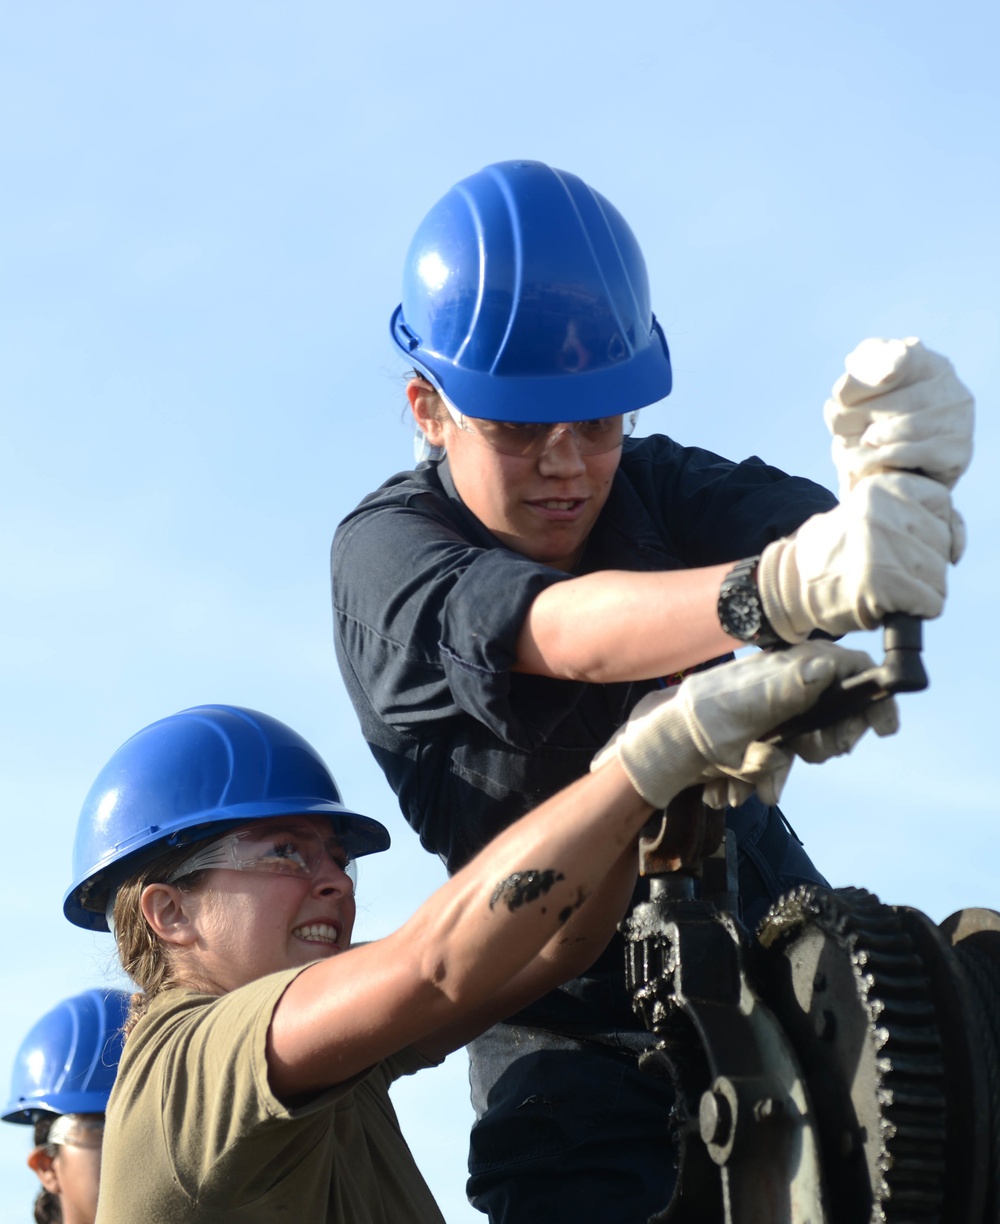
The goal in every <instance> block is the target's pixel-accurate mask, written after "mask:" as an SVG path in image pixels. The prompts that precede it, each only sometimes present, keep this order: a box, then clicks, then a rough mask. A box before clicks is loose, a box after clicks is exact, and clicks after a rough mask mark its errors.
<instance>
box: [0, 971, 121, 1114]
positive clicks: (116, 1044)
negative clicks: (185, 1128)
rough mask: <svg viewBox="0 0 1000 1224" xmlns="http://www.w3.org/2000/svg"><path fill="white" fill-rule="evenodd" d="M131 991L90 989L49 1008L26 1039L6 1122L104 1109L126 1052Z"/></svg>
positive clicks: (19, 1054) (12, 1084) (17, 1060)
mask: <svg viewBox="0 0 1000 1224" xmlns="http://www.w3.org/2000/svg"><path fill="white" fill-rule="evenodd" d="M128 1006H129V996H128V995H127V994H126V993H125V991H124V990H87V991H84V993H83V994H79V995H74V996H73V998H71V999H64V1000H63V1002H62V1003H60V1004H59V1006H58V1007H54V1008H53V1009H52V1010H51V1011H50V1012H46V1013H45V1015H44V1016H42V1018H41V1020H39V1021H38V1023H37V1024H36V1025H35V1026H34V1028H32V1030H31V1032H30V1033H29V1034H28V1035H27V1037H25V1039H24V1041H22V1042H21V1048H20V1049H19V1050H18V1052H17V1057H16V1058H15V1060H14V1071H13V1074H12V1075H11V1079H10V1098H9V1100H8V1102H7V1107H6V1108H5V1109H4V1111H3V1115H2V1117H3V1120H4V1121H5V1122H24V1123H27V1124H33V1123H34V1122H37V1121H38V1119H39V1117H40V1116H41V1115H42V1114H68V1113H104V1111H105V1109H106V1108H107V1105H108V1097H109V1095H110V1094H111V1087H112V1085H113V1084H114V1082H115V1075H116V1074H117V1071H118V1061H119V1059H120V1058H121V1054H122V1041H123V1040H124V1038H123V1035H122V1030H123V1027H124V1024H125V1017H126V1016H127V1015H128Z"/></svg>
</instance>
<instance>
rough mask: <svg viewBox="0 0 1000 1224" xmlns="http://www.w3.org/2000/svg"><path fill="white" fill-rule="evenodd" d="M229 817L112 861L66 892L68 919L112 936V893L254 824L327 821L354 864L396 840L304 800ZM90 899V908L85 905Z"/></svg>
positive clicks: (254, 806)
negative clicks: (165, 859) (152, 867)
mask: <svg viewBox="0 0 1000 1224" xmlns="http://www.w3.org/2000/svg"><path fill="white" fill-rule="evenodd" d="M226 811H227V815H226V817H225V818H220V819H219V820H212V819H211V813H205V816H206V819H205V820H204V821H203V822H199V823H198V824H197V825H193V826H181V827H179V828H177V829H176V830H174V831H170V830H164V832H163V836H161V837H158V838H157V839H156V840H155V841H153V842H147V843H146V844H144V845H141V846H139V847H137V849H136V851H135V853H134V854H128V855H126V856H124V857H122V858H115V857H109V861H108V863H107V866H106V867H105V868H103V869H102V868H101V867H100V866H98V867H97V868H96V869H95V870H94V871H93V872H91V873H90V875H89V876H88V877H87V879H86V880H85V881H84V882H83V883H82V884H78V885H74V886H73V887H71V888H70V889H69V890H68V891H67V893H66V896H65V898H64V899H63V914H64V915H65V917H66V918H67V919H68V920H69V921H70V922H72V923H73V925H74V926H78V927H83V928H84V929H85V930H88V931H110V929H111V928H110V927H109V926H108V921H107V918H106V916H105V912H104V911H105V908H106V902H105V901H102V900H101V898H102V897H103V898H107V896H108V894H109V893H110V891H111V890H112V889H116V888H118V887H120V886H121V885H122V884H123V883H124V882H125V881H126V880H128V879H130V878H131V877H132V876H134V875H136V874H137V873H138V872H139V871H140V870H141V869H142V868H144V867H145V866H146V865H147V864H148V863H151V862H154V861H155V860H156V859H158V858H159V857H160V856H161V855H162V854H164V853H166V852H167V851H168V850H173V849H176V848H177V847H178V846H186V845H193V844H195V843H196V842H200V841H206V840H208V839H209V838H211V837H215V836H216V835H218V834H220V833H224V832H225V831H226V830H227V829H236V828H239V827H240V826H241V825H245V824H251V823H252V822H253V821H255V820H267V819H270V818H272V817H275V816H292V815H296V816H298V815H301V816H327V817H329V819H330V821H331V823H332V825H333V827H334V832H335V834H336V836H337V837H338V839H339V840H340V843H341V845H342V846H343V847H344V849H345V850H346V851H347V853H348V854H349V855H350V856H351V857H352V858H362V857H363V856H364V855H366V854H378V853H380V852H381V851H383V850H388V849H389V846H390V844H391V840H392V839H391V838H390V836H389V830H388V829H387V828H386V827H385V825H383V824H382V823H381V822H380V821H378V820H374V819H373V818H372V817H371V816H362V815H361V813H360V812H352V811H350V810H349V809H347V808H345V807H344V806H343V805H342V804H338V803H333V802H331V801H329V800H313V801H310V800H308V799H304V800H303V802H302V803H301V804H296V803H295V802H294V800H293V799H282V800H275V801H268V800H258V801H257V802H254V803H248V804H246V805H245V807H243V809H242V810H241V809H240V808H239V807H235V808H234V807H229V808H227V809H226ZM85 896H86V898H87V899H88V900H89V901H90V904H84V897H85Z"/></svg>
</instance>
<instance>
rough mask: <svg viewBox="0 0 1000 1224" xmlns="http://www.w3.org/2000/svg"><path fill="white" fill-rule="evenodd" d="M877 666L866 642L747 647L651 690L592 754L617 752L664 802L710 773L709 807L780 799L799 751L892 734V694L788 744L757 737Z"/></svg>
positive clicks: (650, 795) (823, 753) (601, 756)
mask: <svg viewBox="0 0 1000 1224" xmlns="http://www.w3.org/2000/svg"><path fill="white" fill-rule="evenodd" d="M871 666H872V661H871V659H870V658H869V656H868V655H867V654H865V652H864V651H863V650H845V649H844V648H843V647H840V646H835V645H834V644H833V643H832V642H806V643H804V644H803V645H801V646H795V647H793V648H792V649H790V650H778V651H773V652H768V653H760V654H755V655H751V656H749V657H747V658H743V659H738V660H736V661H735V662H733V663H724V664H723V665H722V666H720V667H713V668H711V669H710V670H709V671H703V672H697V673H696V674H695V675H693V676H688V677H687V679H686V680H685V681H684V682H683V684H681V685H679V686H678V687H677V688H673V689H665V690H664V691H663V692H662V693H651V694H650V695H649V696H648V697H645V698H643V700H642V701H640V702H639V704H638V705H637V706H636V707H635V709H634V710H633V712H632V716H631V718H629V720H628V722H627V723H625V724H624V725H623V726H622V727H620V728H619V729H618V731H617V732H616V733H615V735H614V736H613V737H612V738H611V739H610V740H609V741H608V743H607V744H606V745H605V746H604V747H603V748H602V749H601V751H600V752H599V753H598V754H597V756H596V757H595V758H594V761H593V763H592V765H591V769H599V768H600V767H601V766H602V765H604V764H606V763H607V762H608V761H609V760H611V758H612V757H618V758H619V760H620V761H621V763H622V765H623V767H624V769H625V772H626V774H627V775H628V777H629V780H630V781H631V783H632V785H633V786H634V787H635V789H636V790H637V791H638V793H639V794H640V795H641V796H642V797H643V799H645V800H646V802H647V803H650V804H652V806H653V807H654V808H664V807H666V806H667V804H668V803H669V802H670V800H671V799H672V798H673V797H674V796H675V795H676V794H679V793H680V792H681V791H682V790H684V789H685V788H686V787H688V786H694V785H695V784H696V783H698V782H705V783H707V784H708V785H706V787H705V802H706V803H709V804H710V805H711V806H712V807H723V806H724V805H725V804H726V803H727V802H729V803H730V804H732V805H734V806H735V805H736V804H738V803H742V802H743V801H744V800H745V799H746V798H748V796H749V795H750V794H751V793H752V792H753V791H754V790H756V792H757V794H758V795H759V796H760V798H761V799H762V800H763V801H764V802H765V803H776V802H777V800H778V797H779V796H780V794H781V789H782V787H783V786H784V783H785V779H786V778H787V776H788V771H789V770H790V769H791V767H792V760H793V756H794V755H796V754H797V755H798V756H801V757H802V758H803V759H804V760H808V761H825V760H826V759H827V758H828V757H830V756H836V755H839V754H841V753H844V752H849V751H850V750H851V748H852V747H853V746H854V744H855V742H856V741H857V740H858V739H859V738H860V736H861V735H862V734H863V733H864V731H865V730H866V728H867V727H869V726H870V727H873V728H874V730H875V731H876V733H877V734H878V735H891V734H892V733H893V732H894V731H895V730H896V729H897V726H898V715H897V711H896V705H895V702H894V701H893V700H891V699H889V700H887V701H882V702H878V703H876V704H875V705H872V706H869V707H868V709H867V710H865V711H863V712H862V713H861V714H858V715H854V716H852V717H851V718H848V719H844V720H843V721H841V722H839V723H837V724H835V725H834V726H832V727H828V728H826V729H825V730H823V731H817V732H813V733H812V734H809V735H803V736H800V737H799V738H798V739H797V740H796V741H795V742H794V743H793V744H792V746H791V750H789V749H782V748H775V747H773V746H769V745H766V744H763V743H760V742H758V741H756V740H755V737H756V736H759V735H766V734H767V733H768V732H769V731H772V730H773V729H774V728H775V727H776V726H778V725H779V724H780V723H783V722H784V721H785V720H786V719H788V718H792V717H794V716H795V715H796V714H801V713H802V712H803V711H804V710H808V709H809V708H810V707H811V706H812V705H813V704H814V703H815V701H816V699H817V698H818V697H819V695H820V694H821V693H822V692H823V691H824V690H825V689H827V688H828V687H829V686H830V684H831V683H832V682H833V681H834V680H835V679H843V678H845V677H846V676H853V675H855V674H856V673H857V672H861V671H865V670H867V669H868V668H869V667H871Z"/></svg>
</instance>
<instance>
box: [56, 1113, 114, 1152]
mask: <svg viewBox="0 0 1000 1224" xmlns="http://www.w3.org/2000/svg"><path fill="white" fill-rule="evenodd" d="M103 1141H104V1115H103V1114H60V1115H59V1117H58V1118H56V1120H55V1121H54V1122H53V1123H52V1125H51V1126H50V1127H49V1133H48V1134H47V1135H46V1137H45V1142H46V1143H50V1144H52V1146H53V1147H79V1148H99V1147H100V1146H101V1144H102V1143H103Z"/></svg>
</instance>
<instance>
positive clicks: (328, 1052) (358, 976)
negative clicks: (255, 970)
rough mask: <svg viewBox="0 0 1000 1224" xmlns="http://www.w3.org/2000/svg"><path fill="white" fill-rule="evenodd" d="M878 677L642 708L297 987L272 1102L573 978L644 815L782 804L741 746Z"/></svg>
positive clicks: (823, 679) (745, 686)
mask: <svg viewBox="0 0 1000 1224" xmlns="http://www.w3.org/2000/svg"><path fill="white" fill-rule="evenodd" d="M870 664H871V660H870V659H869V658H868V657H867V655H865V654H863V653H862V652H860V651H845V650H841V649H840V648H838V647H835V646H832V645H830V644H828V643H818V642H817V643H807V644H805V645H803V646H801V647H797V648H796V649H794V650H790V651H784V652H779V653H776V654H770V655H764V654H760V655H755V656H753V657H751V658H748V659H742V660H740V661H739V662H736V663H733V664H730V665H728V666H727V667H725V668H717V669H713V670H712V671H709V672H705V673H701V674H699V675H697V676H692V677H690V678H689V679H688V680H687V681H685V683H684V685H682V686H681V687H680V689H679V690H678V691H677V694H676V696H675V697H672V698H670V699H665V700H661V701H659V702H657V703H656V704H655V705H652V706H647V707H645V708H644V709H643V711H642V712H641V714H640V715H639V716H637V717H634V718H633V719H632V720H630V722H629V723H628V724H626V728H625V731H624V733H623V734H621V735H619V736H618V737H616V740H615V741H614V743H613V745H612V746H611V748H610V750H609V753H608V756H607V758H606V759H605V760H604V761H603V763H602V764H601V766H600V767H599V768H598V769H596V770H595V771H594V772H593V773H591V774H590V775H588V776H587V777H585V778H581V779H580V780H579V781H577V782H576V783H574V784H573V785H572V786H570V787H568V788H567V789H566V790H564V791H561V792H560V793H559V794H558V795H556V796H554V797H553V798H552V799H550V800H549V801H548V802H546V803H544V804H543V805H542V806H541V807H539V808H537V809H536V810H535V811H534V812H531V813H529V815H527V816H525V817H524V818H523V819H522V820H520V821H518V822H517V823H516V824H514V825H512V826H511V827H510V828H508V829H506V830H505V831H504V832H503V833H502V834H501V835H500V836H499V837H497V838H496V839H495V840H494V841H493V842H491V843H490V844H489V845H488V846H487V847H486V849H485V850H483V851H482V853H481V854H479V855H478V856H477V857H476V858H475V859H473V861H472V862H471V863H469V864H468V866H467V867H465V868H463V870H462V871H460V872H459V873H458V874H457V875H455V876H454V877H453V878H452V879H451V880H449V881H448V882H447V883H446V884H445V885H444V886H443V887H442V888H440V889H438V891H437V892H436V893H434V894H433V896H431V897H430V899H429V900H428V901H427V902H425V903H424V905H422V906H421V908H420V909H419V910H418V911H417V913H416V914H415V915H414V916H413V918H411V919H410V921H409V922H407V923H406V924H405V925H404V926H403V927H402V928H401V929H400V930H399V931H397V932H396V933H395V934H393V935H391V936H389V937H388V938H386V939H383V940H379V941H377V942H375V943H371V944H366V945H364V946H362V947H359V948H356V949H353V950H351V951H349V952H345V953H342V954H341V955H339V956H335V957H333V958H332V959H330V960H326V961H323V962H321V963H319V964H316V965H312V966H310V967H309V968H307V969H305V970H304V971H303V972H302V973H301V974H300V975H299V976H298V977H297V978H296V979H295V980H294V981H293V982H292V983H291V984H290V985H289V987H288V989H287V991H286V992H285V994H284V995H283V996H282V999H281V1001H280V1002H279V1004H278V1006H277V1007H276V1009H275V1012H274V1017H273V1020H272V1024H271V1029H270V1034H269V1047H268V1066H269V1071H270V1075H271V1085H272V1088H273V1089H274V1091H275V1092H276V1093H277V1094H278V1095H279V1096H281V1097H283V1098H285V1099H289V1098H292V1097H295V1096H296V1095H298V1094H301V1093H306V1092H313V1091H318V1090H320V1089H322V1088H324V1087H327V1086H329V1085H331V1084H335V1083H339V1082H341V1081H343V1080H346V1079H349V1078H350V1077H351V1076H353V1075H356V1074H357V1073H358V1072H360V1071H362V1070H363V1069H364V1068H365V1067H368V1066H370V1065H372V1064H373V1063H375V1062H377V1061H378V1060H379V1059H381V1058H384V1057H386V1056H387V1055H388V1054H391V1053H393V1052H395V1051H397V1050H399V1049H401V1048H402V1047H404V1046H407V1045H416V1046H417V1047H418V1048H421V1049H423V1050H426V1051H427V1052H429V1053H433V1054H440V1053H444V1052H445V1051H446V1050H447V1049H450V1048H452V1047H453V1046H455V1045H457V1044H459V1043H460V1042H461V1041H463V1040H465V1039H467V1038H468V1037H469V1036H471V1035H472V1034H473V1033H474V1032H476V1031H479V1030H480V1029H482V1028H484V1027H486V1025H488V1024H489V1023H490V1022H491V1021H493V1020H496V1019H500V1018H502V1017H503V1016H505V1015H509V1014H510V1013H511V1011H513V1010H516V1009H517V1008H518V1007H520V1006H522V1005H523V1004H524V1003H526V1002H527V1001H528V1000H529V999H530V998H532V997H535V996H536V995H538V994H541V993H543V992H544V991H545V990H546V989H548V988H549V987H551V986H553V985H555V984H556V983H558V982H560V981H563V980H565V979H566V978H567V977H570V976H572V975H573V973H575V972H577V971H578V969H579V967H580V961H581V958H582V959H583V963H584V964H586V963H588V962H589V960H592V959H593V956H594V955H595V954H596V951H599V950H600V948H601V947H602V946H603V943H604V942H606V941H607V939H609V938H610V936H611V934H612V932H613V930H614V928H615V924H616V923H617V921H618V920H619V918H620V917H621V915H622V913H623V911H624V908H625V906H626V905H627V897H628V888H629V885H630V883H631V879H632V876H633V873H634V861H635V860H634V853H635V851H634V845H635V838H636V835H637V833H638V832H639V830H640V829H641V827H642V825H643V823H644V822H645V820H646V819H647V817H648V815H649V813H650V812H651V811H652V810H653V809H654V808H657V807H663V806H665V805H666V804H667V802H668V801H669V799H670V798H671V797H672V796H673V795H674V794H677V793H678V792H679V791H681V790H683V789H684V788H685V787H687V786H690V785H693V784H694V783H696V782H699V781H706V780H711V779H718V778H719V777H721V776H723V775H726V776H732V775H734V774H735V775H737V776H743V775H744V774H745V776H746V777H747V778H748V780H749V784H750V785H756V786H758V787H759V788H760V789H761V790H762V791H764V790H765V789H766V788H767V787H770V788H771V790H772V791H773V790H775V789H777V787H776V783H775V779H776V778H780V777H783V774H784V772H787V765H788V758H787V757H786V756H784V754H782V753H781V752H779V751H778V750H768V753H766V754H764V755H763V756H761V754H760V753H754V754H752V753H748V752H746V750H747V747H748V744H750V743H751V742H752V741H753V740H754V737H755V736H758V735H761V734H762V733H764V732H766V731H767V730H769V729H770V728H771V726H772V725H774V724H775V723H776V722H781V721H784V719H786V718H788V717H791V716H792V715H793V714H796V713H799V712H801V711H802V710H805V709H808V708H809V706H811V705H812V704H813V702H814V701H815V700H816V697H817V696H818V695H819V693H820V692H822V691H823V690H824V689H825V688H827V687H828V685H829V684H830V683H831V681H832V680H833V679H834V678H835V677H836V676H844V675H848V674H853V673H854V672H857V671H860V670H863V669H864V668H865V667H867V666H870ZM875 717H878V726H877V729H880V730H881V731H883V732H885V731H888V730H891V729H894V717H893V711H892V708H891V705H890V704H889V703H887V704H886V705H885V706H883V708H882V710H881V712H880V714H879V715H878V716H873V719H874V718H875ZM865 725H866V724H865V723H864V721H863V720H861V721H858V722H855V723H852V724H850V725H848V726H846V727H845V728H843V733H842V734H840V735H837V736H834V737H831V738H830V739H829V740H826V741H818V740H816V739H814V738H811V739H810V741H809V744H808V746H807V748H808V752H809V755H810V756H811V758H812V759H822V757H824V756H828V755H832V753H833V752H835V751H840V752H843V751H846V750H847V749H848V747H849V746H850V745H851V744H853V742H854V740H855V739H856V738H857V737H858V735H859V734H860V733H861V732H862V731H863V729H864V726H865ZM755 747H758V748H759V747H760V745H755Z"/></svg>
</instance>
